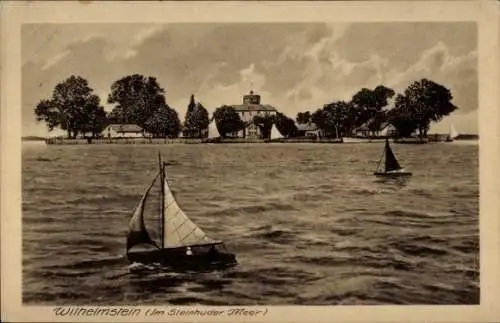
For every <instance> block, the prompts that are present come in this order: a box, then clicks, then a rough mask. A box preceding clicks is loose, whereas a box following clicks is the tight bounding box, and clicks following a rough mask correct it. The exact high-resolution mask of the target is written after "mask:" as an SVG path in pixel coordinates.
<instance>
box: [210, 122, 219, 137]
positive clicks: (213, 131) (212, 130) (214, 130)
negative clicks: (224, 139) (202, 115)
mask: <svg viewBox="0 0 500 323" xmlns="http://www.w3.org/2000/svg"><path fill="white" fill-rule="evenodd" d="M219 137H220V134H219V131H218V130H217V125H216V124H215V120H211V121H210V124H209V125H208V138H209V139H213V138H219Z"/></svg>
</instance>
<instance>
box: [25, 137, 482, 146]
mask: <svg viewBox="0 0 500 323" xmlns="http://www.w3.org/2000/svg"><path fill="white" fill-rule="evenodd" d="M405 139H406V140H401V139H395V138H390V141H391V142H392V143H395V144H415V143H417V142H415V139H414V138H405ZM417 141H419V142H418V143H419V144H432V143H448V144H450V143H453V142H459V143H460V142H469V141H473V142H479V139H465V138H464V139H456V140H454V141H452V142H446V141H435V140H425V141H424V142H422V141H420V140H417ZM22 142H23V143H40V144H41V143H43V144H46V145H58V146H60V145H171V144H185V145H192V144H198V145H199V144H288V143H310V144H375V143H383V142H385V138H369V139H368V138H366V139H365V138H352V137H346V138H342V139H313V138H279V139H245V138H211V139H208V138H204V139H187V138H171V139H166V138H154V139H153V138H111V139H91V140H90V139H62V138H46V139H39V140H25V139H22Z"/></svg>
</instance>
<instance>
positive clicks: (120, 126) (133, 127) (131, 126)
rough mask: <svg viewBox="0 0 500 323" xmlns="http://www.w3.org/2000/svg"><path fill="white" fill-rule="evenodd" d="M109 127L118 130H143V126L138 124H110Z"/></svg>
mask: <svg viewBox="0 0 500 323" xmlns="http://www.w3.org/2000/svg"><path fill="white" fill-rule="evenodd" d="M109 128H110V129H112V130H113V131H116V132H142V130H143V129H142V128H141V127H139V126H138V125H136V124H110V125H109Z"/></svg>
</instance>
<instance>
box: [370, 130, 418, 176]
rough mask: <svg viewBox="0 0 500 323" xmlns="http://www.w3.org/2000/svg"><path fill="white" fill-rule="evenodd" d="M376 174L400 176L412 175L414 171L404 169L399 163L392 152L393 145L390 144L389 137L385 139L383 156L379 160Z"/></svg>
mask: <svg viewBox="0 0 500 323" xmlns="http://www.w3.org/2000/svg"><path fill="white" fill-rule="evenodd" d="M382 161H384V162H382ZM374 175H375V176H386V177H398V176H411V175H412V173H410V172H407V171H405V170H404V168H403V167H401V165H400V164H399V162H398V160H397V159H396V156H394V153H393V152H392V149H391V146H390V145H389V139H387V138H386V139H385V147H384V153H383V155H382V158H381V159H380V161H379V164H378V167H377V170H376V171H375V173H374Z"/></svg>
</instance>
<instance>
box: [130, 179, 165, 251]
mask: <svg viewBox="0 0 500 323" xmlns="http://www.w3.org/2000/svg"><path fill="white" fill-rule="evenodd" d="M159 175H160V174H157V175H156V176H155V178H154V179H153V182H152V183H151V185H150V186H149V187H148V189H147V190H146V192H144V194H143V196H142V198H141V200H140V201H139V204H138V205H137V207H136V208H135V210H134V213H133V215H132V218H131V219H130V222H129V228H128V234H127V250H129V249H131V248H132V247H134V246H135V245H138V244H142V243H145V244H152V245H155V243H154V242H153V240H152V239H151V237H150V236H149V233H148V231H147V230H146V227H145V225H144V208H145V205H146V200H147V199H148V196H149V192H150V191H151V188H152V187H153V185H154V184H155V182H156V180H157V179H158V176H159Z"/></svg>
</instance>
